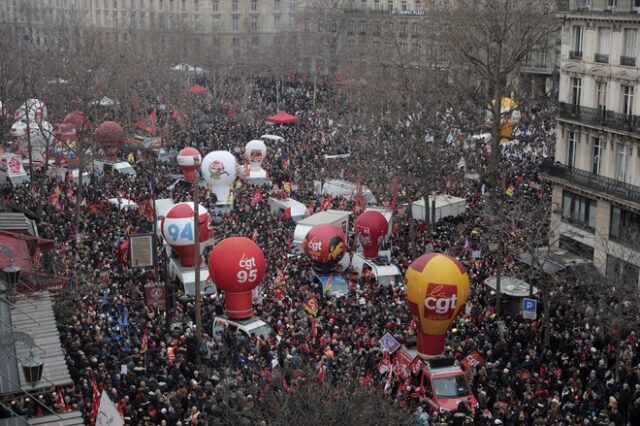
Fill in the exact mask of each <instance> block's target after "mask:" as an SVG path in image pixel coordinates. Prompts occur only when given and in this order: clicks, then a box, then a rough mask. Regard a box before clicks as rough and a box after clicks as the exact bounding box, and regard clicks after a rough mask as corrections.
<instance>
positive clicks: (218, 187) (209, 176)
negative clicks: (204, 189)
mask: <svg viewBox="0 0 640 426" xmlns="http://www.w3.org/2000/svg"><path fill="white" fill-rule="evenodd" d="M201 170H202V176H204V179H205V180H206V181H207V183H209V185H211V190H212V191H213V193H214V194H216V197H217V198H218V202H220V203H226V201H227V198H228V197H229V193H230V192H231V185H232V184H233V181H234V180H235V179H236V157H235V156H234V155H233V154H232V153H230V152H228V151H213V152H210V153H208V154H207V155H205V157H204V158H203V159H202V167H201Z"/></svg>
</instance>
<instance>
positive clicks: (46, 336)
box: [0, 291, 73, 392]
mask: <svg viewBox="0 0 640 426" xmlns="http://www.w3.org/2000/svg"><path fill="white" fill-rule="evenodd" d="M11 322H12V325H13V329H14V331H17V332H23V333H26V334H28V335H29V336H31V338H32V339H33V340H34V342H35V345H36V351H35V352H36V355H37V356H38V357H40V358H41V359H42V360H43V361H44V368H43V372H42V379H41V380H40V381H39V382H38V383H36V385H35V386H33V387H32V386H31V385H30V384H29V383H27V382H26V381H25V378H24V375H23V373H22V369H21V368H18V375H19V378H20V381H19V384H20V387H21V389H22V390H23V391H29V392H34V391H36V390H37V389H44V388H51V387H55V386H66V385H69V384H72V383H73V380H72V379H71V376H70V375H69V369H68V367H67V362H66V360H65V357H64V354H63V352H62V345H61V343H60V335H59V333H58V329H57V327H56V319H55V316H54V315H53V301H52V299H51V294H50V293H49V292H48V291H40V292H36V293H30V294H29V295H24V294H18V295H17V296H16V297H15V301H14V303H13V304H12V305H11ZM14 347H15V352H14V355H15V356H16V358H17V359H18V360H24V359H27V356H28V355H29V348H28V347H27V346H26V345H25V344H24V343H23V342H16V343H15V346H14ZM1 380H4V378H2V377H0V381H1Z"/></svg>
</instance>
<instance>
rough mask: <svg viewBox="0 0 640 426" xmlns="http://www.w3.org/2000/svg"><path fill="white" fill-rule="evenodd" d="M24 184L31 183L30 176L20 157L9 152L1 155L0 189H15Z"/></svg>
mask: <svg viewBox="0 0 640 426" xmlns="http://www.w3.org/2000/svg"><path fill="white" fill-rule="evenodd" d="M24 183H29V175H28V174H27V172H26V171H25V170H24V167H23V166H22V162H21V161H20V157H18V156H17V155H16V154H12V153H9V152H5V153H2V154H0V188H1V189H7V188H13V187H16V186H18V185H22V184H24Z"/></svg>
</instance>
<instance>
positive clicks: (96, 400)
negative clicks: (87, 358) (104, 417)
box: [91, 373, 100, 421]
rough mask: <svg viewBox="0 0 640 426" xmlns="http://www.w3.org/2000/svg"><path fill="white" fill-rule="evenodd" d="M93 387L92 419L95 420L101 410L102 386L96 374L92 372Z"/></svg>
mask: <svg viewBox="0 0 640 426" xmlns="http://www.w3.org/2000/svg"><path fill="white" fill-rule="evenodd" d="M91 387H92V390H93V405H92V406H91V420H92V421H93V420H95V419H96V417H97V416H98V410H100V388H99V387H98V382H97V381H96V375H95V374H93V373H91Z"/></svg>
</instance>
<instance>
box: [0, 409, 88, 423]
mask: <svg viewBox="0 0 640 426" xmlns="http://www.w3.org/2000/svg"><path fill="white" fill-rule="evenodd" d="M27 425H36V426H54V425H55V426H76V425H78V426H80V425H84V419H83V418H82V413H81V412H80V411H71V412H70V413H59V414H57V415H49V416H42V417H30V418H29V419H28V420H27V419H25V418H24V417H11V418H8V419H0V426H27Z"/></svg>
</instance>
